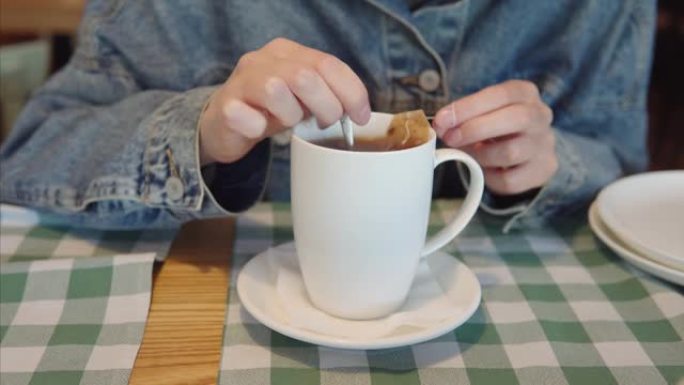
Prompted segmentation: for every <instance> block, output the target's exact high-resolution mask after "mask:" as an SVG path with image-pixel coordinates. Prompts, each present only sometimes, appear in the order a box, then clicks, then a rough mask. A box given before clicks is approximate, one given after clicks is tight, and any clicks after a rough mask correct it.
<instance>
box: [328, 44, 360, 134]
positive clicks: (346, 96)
mask: <svg viewBox="0 0 684 385" xmlns="http://www.w3.org/2000/svg"><path fill="white" fill-rule="evenodd" d="M315 66H316V68H317V69H318V72H319V73H320V74H321V76H322V77H323V79H324V80H325V82H326V83H327V84H328V86H329V87H330V89H331V90H332V92H333V93H334V94H335V96H337V98H338V99H339V100H340V102H341V103H342V107H343V108H344V111H345V112H346V113H347V114H348V115H349V117H350V118H351V119H352V120H353V121H354V122H356V123H357V124H360V125H363V124H366V123H368V120H370V102H369V101H368V91H367V90H366V87H365V86H364V85H363V82H362V81H361V79H359V77H358V76H357V75H356V74H355V73H354V71H352V69H351V68H349V66H348V65H347V64H345V63H344V62H342V61H341V60H339V59H338V58H336V57H334V56H332V55H327V54H325V55H323V56H322V57H321V58H319V59H318V61H317V63H316V64H315Z"/></svg>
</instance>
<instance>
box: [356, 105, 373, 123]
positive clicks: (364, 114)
mask: <svg viewBox="0 0 684 385" xmlns="http://www.w3.org/2000/svg"><path fill="white" fill-rule="evenodd" d="M370 117H371V110H370V105H368V104H366V105H365V106H363V108H362V109H361V111H360V112H359V121H358V122H357V123H359V124H366V123H368V121H369V120H370Z"/></svg>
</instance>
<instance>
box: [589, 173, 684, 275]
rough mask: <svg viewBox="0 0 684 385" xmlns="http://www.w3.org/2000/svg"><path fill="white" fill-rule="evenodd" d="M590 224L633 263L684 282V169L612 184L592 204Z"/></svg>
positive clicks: (616, 250) (650, 174)
mask: <svg viewBox="0 0 684 385" xmlns="http://www.w3.org/2000/svg"><path fill="white" fill-rule="evenodd" d="M589 224H590V226H591V228H592V230H593V231H594V233H595V234H596V236H597V237H598V238H599V239H601V240H602V241H603V242H604V243H605V244H606V245H607V246H608V247H609V248H611V249H612V250H613V251H615V253H617V254H618V255H619V256H621V257H622V258H624V259H625V260H627V261H628V262H630V263H632V264H634V265H635V266H637V267H639V268H640V269H642V270H645V271H647V272H649V273H651V274H653V275H655V276H658V277H660V278H662V279H665V280H667V281H670V282H673V283H676V284H678V285H684V171H659V172H649V173H645V174H639V175H634V176H630V177H627V178H623V179H620V180H618V181H616V182H614V183H612V184H610V185H609V186H607V187H606V188H604V189H603V190H602V191H601V193H600V194H599V195H598V197H597V198H596V201H594V203H593V204H592V205H591V208H590V209H589Z"/></svg>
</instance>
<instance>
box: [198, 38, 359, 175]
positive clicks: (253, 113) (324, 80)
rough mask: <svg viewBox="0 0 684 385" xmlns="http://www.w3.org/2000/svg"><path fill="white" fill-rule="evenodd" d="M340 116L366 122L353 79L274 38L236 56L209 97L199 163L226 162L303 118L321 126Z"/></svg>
mask: <svg viewBox="0 0 684 385" xmlns="http://www.w3.org/2000/svg"><path fill="white" fill-rule="evenodd" d="M345 113H346V114H348V115H349V117H350V118H351V119H352V120H353V121H354V122H356V123H358V124H365V123H367V122H368V120H369V119H370V104H369V102H368V92H367V91H366V88H365V87H364V85H363V83H362V82H361V80H360V79H359V77H358V76H357V75H356V74H355V73H354V72H353V71H352V70H351V69H350V68H349V66H347V65H346V64H345V63H343V62H342V61H341V60H339V59H337V58H336V57H334V56H332V55H329V54H326V53H324V52H321V51H317V50H315V49H312V48H308V47H304V46H302V45H300V44H297V43H295V42H293V41H290V40H287V39H283V38H278V39H275V40H273V41H271V42H270V43H268V44H266V45H265V46H263V47H262V48H260V49H258V50H256V51H253V52H249V53H247V54H245V55H244V56H242V57H241V58H240V60H239V61H238V63H237V66H236V67H235V70H234V71H233V72H232V74H231V75H230V77H229V78H228V80H226V82H225V83H224V84H223V85H222V86H221V87H220V88H219V89H218V90H217V91H216V92H215V93H214V95H213V96H212V97H211V101H210V102H209V104H208V106H207V108H206V110H205V112H204V113H203V114H202V118H201V119H200V161H201V163H202V165H205V164H208V163H212V162H221V163H231V162H234V161H237V160H239V159H240V158H242V157H243V156H244V155H245V154H247V152H249V150H251V149H252V147H254V145H255V144H257V143H258V142H259V141H260V140H262V139H264V138H266V137H268V136H271V135H273V134H276V133H278V132H280V131H282V130H284V129H286V128H288V127H292V126H294V125H295V124H297V123H299V122H300V121H301V120H302V118H304V117H305V116H307V115H313V116H315V117H316V119H317V121H318V123H319V125H320V126H321V127H325V126H328V125H330V124H333V123H334V122H336V121H338V120H339V119H340V118H341V117H342V115H343V114H345Z"/></svg>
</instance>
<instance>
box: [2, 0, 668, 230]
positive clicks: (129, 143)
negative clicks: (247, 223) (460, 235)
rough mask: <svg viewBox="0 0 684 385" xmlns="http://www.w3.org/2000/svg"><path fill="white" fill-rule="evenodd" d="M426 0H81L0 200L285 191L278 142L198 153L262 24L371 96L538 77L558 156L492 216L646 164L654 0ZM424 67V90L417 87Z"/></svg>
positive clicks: (412, 104) (433, 96)
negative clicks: (209, 110) (69, 40)
mask: <svg viewBox="0 0 684 385" xmlns="http://www.w3.org/2000/svg"><path fill="white" fill-rule="evenodd" d="M442 3H444V2H437V4H438V5H430V4H433V3H432V2H428V3H427V4H428V5H427V6H424V7H422V8H420V9H418V10H417V11H415V12H411V11H410V10H409V6H408V2H406V1H404V0H351V1H330V0H289V1H281V0H258V1H257V0H254V1H240V0H223V1H199V0H192V1H190V0H188V1H181V0H175V1H169V0H163V1H162V0H159V1H153V0H148V1H143V0H138V1H125V0H117V1H114V0H92V1H90V3H89V4H88V6H87V9H86V13H85V18H84V20H83V23H82V26H81V29H80V33H79V41H78V47H77V50H76V52H75V55H74V56H73V58H72V59H71V61H70V62H69V64H68V65H67V66H66V68H64V69H63V70H62V71H60V72H59V73H58V74H56V75H55V76H53V77H52V78H51V79H50V80H49V81H48V82H47V83H46V84H45V85H44V86H43V87H42V88H41V89H40V90H39V91H38V92H37V93H36V94H35V95H34V96H33V98H32V100H31V101H30V102H29V104H28V105H27V106H26V108H25V110H24V112H23V113H22V115H21V117H20V118H19V120H18V122H17V123H16V126H15V128H14V130H13V133H12V135H11V137H10V138H9V139H8V140H7V141H6V142H5V143H4V145H3V147H2V149H1V150H0V151H1V152H0V156H1V160H2V174H1V176H0V178H1V179H0V181H1V184H0V193H1V199H2V201H5V202H12V203H16V204H21V205H28V206H34V207H37V208H42V209H45V210H48V211H50V212H55V213H68V214H69V215H68V220H70V221H72V222H74V223H77V224H83V225H89V226H98V227H125V228H129V227H141V226H168V225H177V224H179V223H181V222H183V221H185V220H188V219H192V218H200V217H209V216H216V215H225V214H227V213H229V212H239V211H242V210H244V209H246V208H248V207H249V206H250V205H251V204H252V203H254V202H255V201H256V200H257V199H259V197H260V195H261V193H262V190H265V193H266V196H267V197H269V198H270V199H275V200H278V199H287V198H288V197H289V151H288V149H287V146H288V145H287V144H286V143H285V144H278V143H275V142H276V141H273V142H274V143H270V144H269V141H266V142H264V143H262V144H260V145H259V146H257V148H255V150H254V151H252V153H250V154H249V155H248V156H247V157H246V158H245V159H243V160H241V161H239V162H237V163H235V164H232V165H214V166H211V167H208V168H205V169H204V170H202V169H200V166H199V160H198V159H199V158H198V153H197V151H198V131H197V127H196V126H197V122H198V118H199V116H200V113H201V110H202V107H203V106H204V105H205V102H206V101H207V98H208V97H209V96H210V95H211V93H212V92H213V91H214V90H215V88H216V87H217V86H218V85H220V84H221V83H222V82H223V81H225V79H226V78H227V77H228V76H229V75H230V73H231V70H232V68H233V67H234V65H235V63H236V62H237V60H238V59H239V58H240V57H241V56H242V55H243V54H244V53H246V52H248V51H251V50H255V49H258V48H260V47H261V46H263V45H264V44H266V43H267V42H269V41H270V40H271V39H273V38H275V37H286V38H289V39H292V40H295V41H297V42H299V43H301V44H304V45H307V46H310V47H313V48H317V49H320V50H324V51H327V52H329V53H332V54H334V55H336V56H338V57H339V58H341V59H342V60H344V61H345V62H347V63H348V64H349V65H350V66H351V67H352V68H353V69H354V70H355V71H356V72H357V73H358V74H359V76H360V77H361V78H362V79H363V81H364V82H365V84H366V86H367V87H368V90H369V94H370V98H371V103H372V108H373V109H374V110H377V111H389V112H392V111H400V110H407V109H414V108H423V109H425V110H426V111H427V112H428V113H429V114H431V113H434V112H435V111H436V110H437V109H438V108H439V107H441V106H443V105H445V104H447V103H448V102H449V101H451V100H454V99H457V98H459V97H462V96H464V95H468V94H471V93H473V92H476V91H478V90H480V89H482V88H483V87H486V86H489V85H493V84H496V83H500V82H503V81H505V80H509V79H527V80H530V81H532V82H534V83H535V84H537V86H538V87H539V89H540V91H541V95H542V97H543V99H544V101H545V102H546V103H548V104H549V105H550V106H551V107H552V108H553V111H554V114H555V120H554V123H553V126H554V130H555V132H556V134H557V138H558V140H557V153H558V157H559V160H560V168H559V170H558V172H557V173H556V175H555V176H554V177H553V179H552V180H551V181H550V183H548V185H546V186H545V187H544V188H543V189H542V190H541V191H540V192H539V193H538V194H537V195H536V196H535V197H534V199H533V200H532V201H530V202H522V203H521V204H520V205H517V206H515V207H511V208H507V209H505V210H497V209H493V208H492V207H489V205H488V202H489V201H488V200H485V202H484V206H485V208H486V209H488V210H489V211H491V212H495V213H498V214H502V215H511V219H510V221H509V222H508V224H507V226H506V230H507V229H509V228H516V227H524V226H538V225H540V224H541V223H543V222H544V221H545V220H546V219H548V218H550V217H553V216H559V215H565V214H566V213H569V212H571V211H572V210H573V209H577V208H578V207H582V205H583V204H585V203H586V202H587V200H589V199H591V198H592V197H593V195H594V194H595V193H596V191H597V190H598V189H599V188H600V187H602V186H604V185H605V184H607V183H609V182H610V181H612V180H614V179H616V178H618V177H619V176H621V175H624V174H627V173H634V172H637V171H641V170H643V169H644V168H645V166H646V160H647V153H646V148H645V133H646V110H645V104H646V103H645V99H646V98H645V97H646V91H647V85H648V84H647V83H648V75H649V70H650V64H651V63H650V62H651V49H652V39H653V30H654V15H655V1H654V0H642V1H640V0H633V1H624V0H605V1H594V0H575V1H572V2H569V1H565V2H560V1H547V0H511V1H496V0H461V1H454V2H447V3H446V4H442ZM428 69H431V70H435V71H437V73H438V74H439V75H440V79H441V83H440V84H439V86H438V87H437V89H436V90H432V91H430V90H427V89H426V87H425V86H424V85H423V87H422V88H421V85H422V84H421V82H420V74H421V73H423V71H425V70H428ZM269 146H270V147H272V148H269ZM269 154H270V155H269ZM269 159H270V160H271V162H270V164H272V167H270V169H271V170H270V177H268V178H267V176H266V175H267V173H268V171H267V170H268V168H269ZM488 199H491V198H488ZM489 203H491V202H489Z"/></svg>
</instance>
